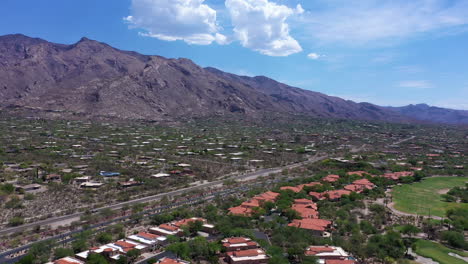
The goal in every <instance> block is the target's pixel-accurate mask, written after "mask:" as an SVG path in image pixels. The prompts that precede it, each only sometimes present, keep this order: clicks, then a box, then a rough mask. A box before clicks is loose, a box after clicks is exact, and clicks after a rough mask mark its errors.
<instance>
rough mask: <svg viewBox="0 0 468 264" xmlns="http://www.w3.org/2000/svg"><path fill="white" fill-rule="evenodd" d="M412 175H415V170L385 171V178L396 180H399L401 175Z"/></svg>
mask: <svg viewBox="0 0 468 264" xmlns="http://www.w3.org/2000/svg"><path fill="white" fill-rule="evenodd" d="M410 176H414V172H413V171H399V172H390V173H385V174H384V175H383V177H384V178H387V179H390V180H394V181H397V180H399V179H400V178H401V177H410Z"/></svg>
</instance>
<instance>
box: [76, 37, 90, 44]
mask: <svg viewBox="0 0 468 264" xmlns="http://www.w3.org/2000/svg"><path fill="white" fill-rule="evenodd" d="M90 41H93V40H91V39H89V38H87V37H82V38H81V39H80V40H79V41H78V43H81V42H90Z"/></svg>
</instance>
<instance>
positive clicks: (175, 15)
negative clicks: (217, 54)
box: [124, 0, 228, 45]
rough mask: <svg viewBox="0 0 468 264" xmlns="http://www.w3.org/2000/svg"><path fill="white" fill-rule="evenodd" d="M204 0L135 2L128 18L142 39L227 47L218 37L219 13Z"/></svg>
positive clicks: (143, 0) (221, 37)
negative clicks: (137, 29)
mask: <svg viewBox="0 0 468 264" xmlns="http://www.w3.org/2000/svg"><path fill="white" fill-rule="evenodd" d="M203 2H204V0H132V5H131V15H130V16H128V17H125V18H124V20H125V21H127V22H128V23H129V24H130V25H131V26H132V27H134V28H141V29H143V30H145V32H142V33H140V34H141V35H143V36H149V37H155V38H158V39H161V40H166V41H175V40H183V41H185V42H187V43H189V44H199V45H208V44H211V43H212V42H213V41H216V42H218V43H220V44H226V43H227V42H228V41H227V38H226V36H224V35H222V34H221V33H219V28H218V25H217V21H216V10H214V9H212V8H211V7H209V6H208V5H206V4H204V3H203Z"/></svg>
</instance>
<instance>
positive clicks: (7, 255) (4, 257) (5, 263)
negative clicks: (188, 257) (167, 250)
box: [0, 156, 326, 264]
mask: <svg viewBox="0 0 468 264" xmlns="http://www.w3.org/2000/svg"><path fill="white" fill-rule="evenodd" d="M325 158H326V157H318V156H315V157H313V158H311V159H309V160H308V161H305V162H301V163H297V164H292V165H288V166H285V167H282V168H281V169H278V168H276V169H265V170H261V171H257V172H254V173H249V174H248V176H246V175H247V174H246V175H243V176H242V178H246V177H253V176H255V175H257V176H263V175H268V174H270V173H272V172H280V171H281V170H282V169H285V168H294V167H297V166H301V165H303V164H305V163H309V162H317V161H320V160H323V159H325ZM278 170H279V171H278ZM279 181H281V180H280V179H276V180H267V182H268V183H274V182H279ZM260 185H264V183H255V184H252V185H250V186H249V185H243V186H240V187H236V188H232V189H228V190H223V191H219V192H216V193H211V194H206V195H204V196H201V197H198V198H192V199H188V200H186V201H182V202H177V203H174V204H170V205H165V206H160V207H157V208H154V209H149V210H147V211H144V212H141V213H139V215H149V216H153V215H157V214H160V213H162V212H165V211H168V210H169V211H170V210H172V209H175V208H179V207H181V206H186V205H190V204H196V203H200V202H205V201H209V200H211V199H214V198H215V197H217V196H224V195H229V194H232V193H238V192H243V191H246V190H248V189H249V188H252V187H254V186H260ZM197 187H199V186H197ZM187 189H193V187H190V188H185V190H187ZM165 195H167V193H166V194H165ZM139 200H141V199H139ZM124 204H125V203H124ZM112 206H115V205H112ZM121 221H123V222H125V221H131V216H123V217H118V218H116V219H112V220H110V221H107V222H104V223H98V224H95V225H92V226H90V227H89V228H88V229H87V230H94V231H95V232H99V230H100V229H102V228H105V227H106V226H109V225H111V224H113V223H115V222H121ZM82 231H84V230H83V229H80V230H75V231H70V232H67V233H63V234H59V235H56V236H54V237H50V238H47V239H44V240H42V241H47V240H56V241H58V242H57V244H63V243H69V242H72V241H74V240H75V239H76V237H74V235H75V234H77V233H80V232H82ZM34 243H36V242H34ZM34 243H31V244H28V245H24V246H21V247H18V248H15V249H12V250H8V251H5V252H2V253H0V263H2V264H12V263H16V262H17V261H18V260H20V259H21V258H22V255H23V254H24V253H23V252H25V251H27V250H28V249H29V248H30V247H31V245H32V244H34ZM12 255H15V256H16V257H11V256H12ZM159 257H161V256H159ZM143 263H144V262H143Z"/></svg>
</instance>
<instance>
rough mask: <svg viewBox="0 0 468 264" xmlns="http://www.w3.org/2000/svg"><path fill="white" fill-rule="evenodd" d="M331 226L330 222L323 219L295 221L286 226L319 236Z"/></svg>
mask: <svg viewBox="0 0 468 264" xmlns="http://www.w3.org/2000/svg"><path fill="white" fill-rule="evenodd" d="M331 224H332V222H331V221H328V220H324V219H312V218H306V219H300V220H299V219H295V220H293V221H292V222H291V223H290V224H288V226H292V227H297V228H302V229H307V230H311V231H313V232H315V233H317V234H319V235H322V234H323V232H324V231H325V230H326V229H327V228H329V227H331Z"/></svg>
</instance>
